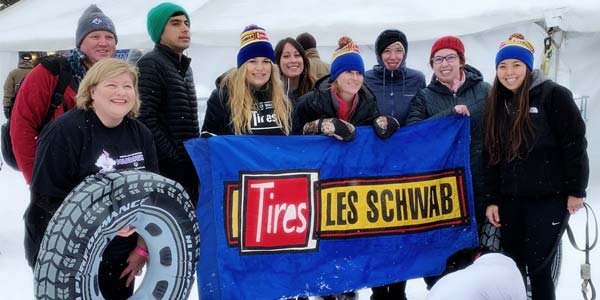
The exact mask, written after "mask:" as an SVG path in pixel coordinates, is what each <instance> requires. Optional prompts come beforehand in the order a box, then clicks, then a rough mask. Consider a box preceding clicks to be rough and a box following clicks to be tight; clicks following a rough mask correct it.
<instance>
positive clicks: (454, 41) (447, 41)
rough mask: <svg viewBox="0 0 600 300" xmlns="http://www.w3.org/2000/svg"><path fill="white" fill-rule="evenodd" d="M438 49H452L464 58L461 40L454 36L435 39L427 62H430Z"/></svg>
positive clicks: (463, 47)
mask: <svg viewBox="0 0 600 300" xmlns="http://www.w3.org/2000/svg"><path fill="white" fill-rule="evenodd" d="M440 49H453V50H456V52H457V53H458V55H459V56H461V57H465V46H464V45H463V43H462V42H461V40H460V39H459V38H457V37H455V36H451V35H448V36H444V37H441V38H439V39H437V40H436V41H435V42H434V43H433V46H431V54H430V55H429V61H431V59H432V58H433V55H434V54H435V53H436V52H437V51H438V50H440Z"/></svg>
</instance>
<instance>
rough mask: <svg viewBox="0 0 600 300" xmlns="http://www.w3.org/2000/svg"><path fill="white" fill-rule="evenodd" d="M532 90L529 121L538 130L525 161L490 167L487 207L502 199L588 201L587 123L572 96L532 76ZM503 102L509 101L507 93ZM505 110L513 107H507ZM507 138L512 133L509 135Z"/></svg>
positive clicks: (524, 148)
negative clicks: (574, 198)
mask: <svg viewBox="0 0 600 300" xmlns="http://www.w3.org/2000/svg"><path fill="white" fill-rule="evenodd" d="M532 78H533V80H532V85H531V88H530V90H529V116H530V117H531V120H532V122H533V126H534V131H535V135H534V139H533V142H532V143H529V144H528V145H523V146H522V147H521V148H520V151H519V152H520V156H521V158H517V159H515V160H513V161H511V162H506V161H502V162H500V163H499V164H497V165H495V166H488V161H487V160H488V158H487V155H485V156H484V164H485V166H486V168H485V172H484V175H485V176H484V178H485V183H486V185H485V187H486V193H485V198H486V202H487V204H488V205H489V204H498V203H499V202H500V201H501V200H502V198H503V197H517V198H539V197H546V198H551V197H552V196H556V195H559V196H562V197H566V196H575V197H585V196H586V191H585V190H586V187H587V184H588V177H589V159H588V155H587V140H586V138H585V122H584V121H583V119H582V118H581V114H580V112H579V108H578V107H577V105H576V104H575V101H573V96H572V94H571V92H570V91H569V90H568V89H567V88H565V87H563V86H561V85H559V84H557V83H555V82H553V81H551V80H549V79H546V78H544V76H543V75H542V73H541V71H539V70H534V71H533V73H532ZM499 91H500V93H499V95H498V97H501V98H504V99H507V102H510V101H511V100H510V98H512V94H511V95H509V96H508V97H509V98H507V96H506V94H507V93H508V91H507V90H506V91H504V93H502V92H503V91H502V89H499ZM505 109H506V111H511V110H513V106H511V105H510V104H508V105H506V107H505ZM504 134H505V135H507V134H508V133H504Z"/></svg>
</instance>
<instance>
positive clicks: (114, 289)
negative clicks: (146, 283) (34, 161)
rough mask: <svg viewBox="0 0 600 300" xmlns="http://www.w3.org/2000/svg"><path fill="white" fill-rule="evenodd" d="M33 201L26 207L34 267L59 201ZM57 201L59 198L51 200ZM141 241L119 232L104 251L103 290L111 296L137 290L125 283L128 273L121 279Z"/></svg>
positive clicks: (118, 297)
mask: <svg viewBox="0 0 600 300" xmlns="http://www.w3.org/2000/svg"><path fill="white" fill-rule="evenodd" d="M32 200H34V202H32V203H31V204H30V205H29V207H28V208H27V210H26V211H25V216H24V219H25V257H26V258H27V262H28V263H29V266H30V267H31V268H32V269H34V268H35V263H36V259H37V255H38V252H39V250H40V245H41V243H42V239H43V237H44V233H45V231H46V227H47V226H48V223H49V222H50V219H51V218H52V216H53V215H54V212H55V211H56V207H57V204H51V205H48V203H49V202H48V201H45V200H44V201H39V199H34V197H32ZM50 203H55V202H50ZM136 243H137V234H133V235H131V236H129V237H126V238H124V237H119V236H116V237H115V238H114V239H113V240H112V241H111V242H110V243H109V244H108V246H107V247H106V249H105V250H104V253H102V261H101V262H100V267H99V270H98V284H99V285H100V291H101V292H102V295H104V298H105V299H107V300H121V299H123V300H125V299H127V298H129V297H130V296H131V295H132V294H133V287H134V284H133V283H132V284H131V285H130V287H129V288H128V287H125V283H126V281H127V277H125V278H123V279H119V276H120V275H121V273H122V272H123V270H124V269H125V268H126V267H127V258H128V257H129V254H130V253H131V251H132V250H133V249H134V248H135V246H136Z"/></svg>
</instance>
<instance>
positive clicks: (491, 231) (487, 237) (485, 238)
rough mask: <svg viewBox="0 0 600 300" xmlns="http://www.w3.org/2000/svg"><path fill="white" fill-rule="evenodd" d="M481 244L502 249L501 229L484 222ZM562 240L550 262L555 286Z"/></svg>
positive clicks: (560, 260)
mask: <svg viewBox="0 0 600 300" xmlns="http://www.w3.org/2000/svg"><path fill="white" fill-rule="evenodd" d="M479 240H480V245H481V246H482V247H485V248H487V249H490V250H492V251H500V250H502V249H501V248H500V229H499V228H496V227H494V226H492V224H490V223H489V222H488V221H487V220H486V222H485V224H483V228H482V229H481V232H480V234H479ZM562 252H563V250H562V242H559V243H558V247H557V248H556V253H555V255H554V257H553V258H552V261H551V262H550V263H551V264H552V266H551V272H552V281H553V282H554V287H556V286H557V285H558V279H559V277H560V269H561V263H562ZM526 288H527V298H528V299H531V286H530V285H529V279H528V280H527V285H526Z"/></svg>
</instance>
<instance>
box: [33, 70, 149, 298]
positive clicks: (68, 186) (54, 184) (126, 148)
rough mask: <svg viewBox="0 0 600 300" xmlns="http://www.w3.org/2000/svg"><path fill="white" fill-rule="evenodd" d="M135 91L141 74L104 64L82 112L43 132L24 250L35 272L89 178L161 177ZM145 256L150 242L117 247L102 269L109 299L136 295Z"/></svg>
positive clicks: (130, 240) (83, 89) (85, 91)
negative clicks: (64, 209) (51, 228)
mask: <svg viewBox="0 0 600 300" xmlns="http://www.w3.org/2000/svg"><path fill="white" fill-rule="evenodd" d="M136 87H137V74H136V72H135V69H134V68H133V67H131V66H130V65H128V64H127V63H126V62H125V61H122V60H118V59H114V58H106V59H103V60H100V61H99V62H98V63H96V64H94V66H93V67H92V68H91V69H90V70H89V71H88V72H87V74H86V77H85V78H84V80H83V81H82V82H81V84H80V86H79V90H78V96H77V108H78V109H73V110H70V111H69V112H67V113H66V114H64V115H62V116H61V117H60V118H58V119H56V121H54V122H52V123H51V124H50V125H48V126H47V127H46V128H44V130H43V131H42V134H41V135H40V137H39V139H38V147H37V152H36V156H35V157H36V160H35V164H34V168H33V179H32V184H31V203H30V205H29V207H28V209H27V212H26V213H25V226H26V229H27V230H26V231H25V232H26V236H25V249H26V255H27V259H28V261H29V263H30V265H31V266H32V267H33V266H35V265H38V264H39V262H40V259H41V258H40V257H37V256H38V250H39V248H40V243H41V241H42V237H43V235H44V231H45V230H46V227H47V226H48V222H49V221H50V219H51V218H52V216H53V215H54V213H55V212H56V210H57V209H58V208H59V207H60V205H61V204H62V203H63V199H65V197H66V196H67V194H69V192H70V191H71V190H72V189H73V188H74V187H75V186H76V185H77V184H79V183H80V182H81V181H82V180H83V179H84V178H86V177H87V176H88V175H92V174H100V173H107V172H113V171H116V170H125V169H145V170H148V171H152V172H158V162H157V157H156V150H155V147H154V142H153V138H152V135H151V133H150V131H149V130H148V129H147V128H146V127H145V126H144V125H143V124H142V123H140V122H139V121H137V120H135V119H133V116H134V115H135V114H136V113H137V110H138V109H139V99H138V97H137V89H136ZM138 248H139V249H138ZM135 249H137V251H136V250H135ZM142 250H143V251H142ZM146 250H147V248H146V244H145V242H144V240H143V239H142V238H141V237H139V236H138V235H137V234H136V233H132V232H131V231H128V234H125V232H123V234H122V235H118V236H117V237H115V238H114V239H112V241H110V243H109V244H108V246H107V247H106V250H105V251H104V253H102V262H101V263H100V264H99V271H98V286H99V288H100V291H101V293H102V294H103V295H104V298H107V299H124V298H127V297H129V296H130V295H131V293H132V292H133V285H132V284H131V283H132V282H133V280H134V278H135V275H136V274H137V273H138V271H139V270H141V269H142V268H143V266H144V264H145V263H146V260H147V258H146V257H145V256H144V255H142V254H141V253H145V252H146Z"/></svg>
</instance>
